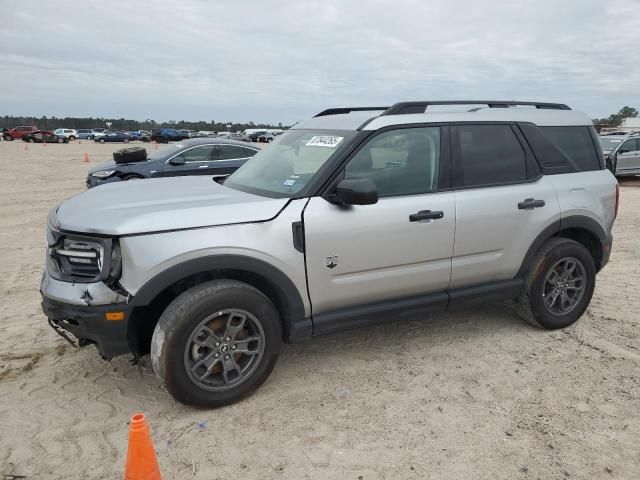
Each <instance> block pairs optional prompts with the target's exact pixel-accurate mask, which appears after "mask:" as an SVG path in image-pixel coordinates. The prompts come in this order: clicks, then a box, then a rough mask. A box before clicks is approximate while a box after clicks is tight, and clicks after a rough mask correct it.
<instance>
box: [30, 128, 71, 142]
mask: <svg viewBox="0 0 640 480" xmlns="http://www.w3.org/2000/svg"><path fill="white" fill-rule="evenodd" d="M22 140H23V141H24V142H29V143H69V139H68V138H67V137H65V136H62V135H56V134H55V133H54V132H50V131H48V130H36V131H35V132H31V133H27V134H26V135H23V136H22Z"/></svg>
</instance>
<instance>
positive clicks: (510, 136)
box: [452, 125, 527, 187]
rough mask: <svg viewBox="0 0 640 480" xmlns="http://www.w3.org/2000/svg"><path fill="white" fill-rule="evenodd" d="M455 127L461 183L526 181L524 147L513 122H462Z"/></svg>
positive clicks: (458, 176)
mask: <svg viewBox="0 0 640 480" xmlns="http://www.w3.org/2000/svg"><path fill="white" fill-rule="evenodd" d="M452 130H453V147H454V155H455V158H456V163H457V165H456V166H457V168H456V177H457V180H456V183H457V185H458V186H464V187H479V186H483V185H495V184H501V183H514V182H520V181H524V180H526V178H527V167H526V160H525V154H524V150H523V148H522V145H520V142H519V141H518V138H517V137H516V135H515V133H514V132H513V130H512V128H511V127H510V126H509V125H461V126H457V127H453V129H452Z"/></svg>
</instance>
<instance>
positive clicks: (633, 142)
mask: <svg viewBox="0 0 640 480" xmlns="http://www.w3.org/2000/svg"><path fill="white" fill-rule="evenodd" d="M600 144H601V146H602V151H603V153H604V156H605V160H606V162H607V168H608V169H609V170H611V173H613V174H614V175H615V176H616V177H622V176H625V175H638V174H640V133H631V134H628V135H615V136H614V135H607V136H601V137H600Z"/></svg>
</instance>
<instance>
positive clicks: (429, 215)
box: [409, 210, 444, 222]
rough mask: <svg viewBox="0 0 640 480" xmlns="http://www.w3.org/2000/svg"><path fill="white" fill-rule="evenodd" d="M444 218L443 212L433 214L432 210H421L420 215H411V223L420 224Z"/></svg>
mask: <svg viewBox="0 0 640 480" xmlns="http://www.w3.org/2000/svg"><path fill="white" fill-rule="evenodd" d="M443 217H444V212H442V211H437V212H432V211H431V210H420V211H419V212H418V213H413V214H411V215H409V221H410V222H419V221H420V220H440V219H441V218H443Z"/></svg>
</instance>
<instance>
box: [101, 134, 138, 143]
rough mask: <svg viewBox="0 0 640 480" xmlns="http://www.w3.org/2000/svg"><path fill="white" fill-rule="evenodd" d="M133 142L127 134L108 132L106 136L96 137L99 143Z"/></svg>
mask: <svg viewBox="0 0 640 480" xmlns="http://www.w3.org/2000/svg"><path fill="white" fill-rule="evenodd" d="M131 140H133V139H132V138H131V136H130V135H129V134H128V133H126V132H107V133H105V134H104V135H100V136H97V137H95V141H96V142H99V143H106V142H123V143H129V142H130V141H131Z"/></svg>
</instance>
